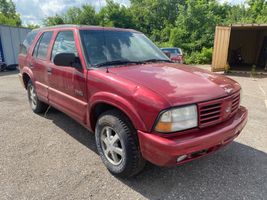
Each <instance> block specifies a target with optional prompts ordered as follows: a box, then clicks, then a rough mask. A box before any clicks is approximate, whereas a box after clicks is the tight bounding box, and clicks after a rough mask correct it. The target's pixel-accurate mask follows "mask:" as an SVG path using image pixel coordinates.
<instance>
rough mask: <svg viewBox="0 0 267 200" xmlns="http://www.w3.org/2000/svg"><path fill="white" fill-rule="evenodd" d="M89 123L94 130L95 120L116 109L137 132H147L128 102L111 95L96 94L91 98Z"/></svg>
mask: <svg viewBox="0 0 267 200" xmlns="http://www.w3.org/2000/svg"><path fill="white" fill-rule="evenodd" d="M91 102H92V103H90V105H91V106H90V110H89V123H90V127H91V129H92V130H93V131H94V130H95V125H96V122H97V118H98V117H99V116H100V115H101V114H102V113H103V112H105V111H107V110H112V109H117V110H119V111H120V112H121V113H123V114H124V115H125V116H126V117H127V118H128V119H129V121H130V122H131V123H132V125H133V126H134V128H135V129H137V130H147V127H146V125H145V123H144V122H143V120H142V118H141V117H140V116H139V114H138V113H137V111H136V109H135V108H134V106H133V105H132V104H130V103H129V101H127V100H125V99H124V98H122V97H119V96H117V95H115V94H112V93H108V94H107V93H105V94H103V93H102V94H98V95H95V96H94V97H92V98H91Z"/></svg>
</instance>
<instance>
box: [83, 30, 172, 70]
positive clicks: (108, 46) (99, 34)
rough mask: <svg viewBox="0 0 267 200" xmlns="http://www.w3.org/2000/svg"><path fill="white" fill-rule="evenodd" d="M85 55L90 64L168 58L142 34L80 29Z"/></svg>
mask: <svg viewBox="0 0 267 200" xmlns="http://www.w3.org/2000/svg"><path fill="white" fill-rule="evenodd" d="M80 35H81V41H82V44H83V47H84V51H85V56H86V59H87V60H88V62H89V63H90V64H91V65H92V66H98V65H99V66H100V65H101V64H102V63H105V62H112V61H129V62H142V61H146V60H153V59H155V60H169V58H168V57H167V56H166V55H165V54H164V53H162V51H161V50H160V49H159V48H158V47H156V46H155V45H154V44H153V43H152V42H151V41H150V40H149V39H148V38H147V37H146V36H145V35H144V34H141V33H135V32H126V31H112V30H110V31H109V30H81V31H80Z"/></svg>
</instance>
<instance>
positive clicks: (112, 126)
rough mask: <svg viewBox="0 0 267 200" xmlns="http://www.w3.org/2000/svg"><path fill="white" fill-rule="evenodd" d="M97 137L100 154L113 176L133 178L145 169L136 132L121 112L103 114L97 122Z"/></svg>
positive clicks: (114, 111) (112, 111) (113, 111)
mask: <svg viewBox="0 0 267 200" xmlns="http://www.w3.org/2000/svg"><path fill="white" fill-rule="evenodd" d="M95 137H96V145H97V150H98V153H99V155H100V157H101V159H102V161H103V162H104V164H105V166H106V167H107V168H108V170H109V171H110V172H111V173H112V174H114V175H116V176H120V177H131V176H133V175H135V174H137V173H138V172H140V171H141V170H142V169H143V167H144V165H145V161H144V159H143V158H142V156H141V152H140V149H139V145H138V139H137V135H136V131H135V129H134V128H133V127H132V125H131V123H130V122H129V120H128V119H127V117H126V116H125V115H123V114H122V113H121V112H119V111H117V110H111V111H107V112H105V113H103V114H102V115H101V116H100V117H99V118H98V120H97V124H96V133H95Z"/></svg>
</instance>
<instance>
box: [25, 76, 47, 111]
mask: <svg viewBox="0 0 267 200" xmlns="http://www.w3.org/2000/svg"><path fill="white" fill-rule="evenodd" d="M27 91H28V99H29V103H30V106H31V109H32V110H33V112H35V113H43V112H45V110H46V109H47V107H48V105H47V104H45V103H44V102H42V101H40V100H39V99H38V97H37V94H36V91H35V87H34V85H33V84H32V82H31V81H29V82H28V85H27Z"/></svg>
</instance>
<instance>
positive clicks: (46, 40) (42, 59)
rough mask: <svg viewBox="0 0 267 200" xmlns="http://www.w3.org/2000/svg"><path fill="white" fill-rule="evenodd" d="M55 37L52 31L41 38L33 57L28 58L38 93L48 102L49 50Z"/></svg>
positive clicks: (40, 97)
mask: <svg viewBox="0 0 267 200" xmlns="http://www.w3.org/2000/svg"><path fill="white" fill-rule="evenodd" d="M52 36H53V32H52V31H47V32H44V33H42V34H41V36H40V37H39V39H38V41H37V43H36V45H35V47H34V50H33V53H32V55H31V57H29V58H28V65H29V67H30V68H31V70H32V72H33V77H34V84H35V88H36V93H37V95H38V98H39V99H40V100H43V101H45V102H47V101H48V79H47V67H48V62H47V60H48V49H49V46H50V43H51V41H52V40H51V39H52Z"/></svg>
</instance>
